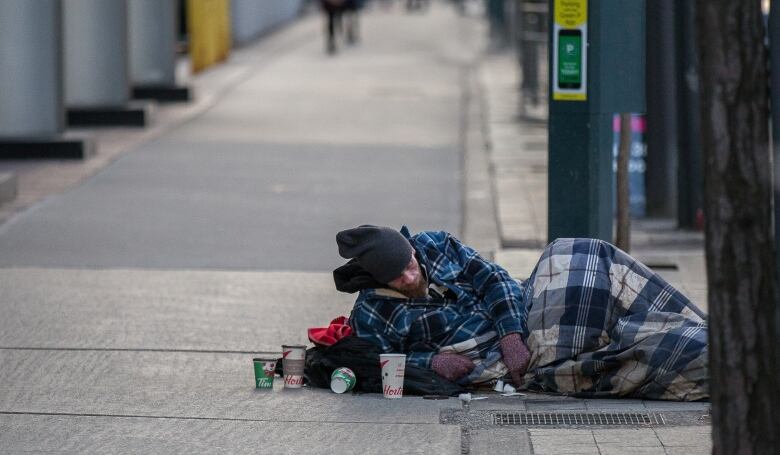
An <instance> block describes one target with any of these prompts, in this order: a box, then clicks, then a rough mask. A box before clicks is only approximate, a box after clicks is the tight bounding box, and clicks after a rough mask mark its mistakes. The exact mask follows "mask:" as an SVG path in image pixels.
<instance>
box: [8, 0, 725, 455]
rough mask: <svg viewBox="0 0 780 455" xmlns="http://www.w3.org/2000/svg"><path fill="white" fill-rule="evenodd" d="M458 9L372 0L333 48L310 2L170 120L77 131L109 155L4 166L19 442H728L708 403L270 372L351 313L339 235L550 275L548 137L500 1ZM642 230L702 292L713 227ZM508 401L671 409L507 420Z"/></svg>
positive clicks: (66, 446)
mask: <svg viewBox="0 0 780 455" xmlns="http://www.w3.org/2000/svg"><path fill="white" fill-rule="evenodd" d="M445 4H446V5H448V3H444V2H442V3H436V4H434V7H433V8H432V9H431V10H430V11H429V12H428V13H427V14H415V15H407V14H405V13H403V12H402V11H401V10H390V11H386V10H381V9H375V10H371V11H369V12H367V14H366V15H365V17H364V22H363V24H362V25H363V26H362V30H363V37H362V38H363V40H362V42H361V44H360V45H359V46H357V47H352V48H345V49H344V50H343V52H341V53H340V54H339V55H337V56H336V57H327V56H326V55H324V53H323V44H322V41H321V36H320V33H321V26H322V24H321V22H320V20H319V18H317V17H312V16H309V17H304V18H302V19H300V20H299V21H297V22H296V23H293V24H290V25H289V26H287V27H285V28H283V29H281V30H279V31H277V32H276V33H274V34H272V35H270V36H267V37H265V38H263V39H262V40H261V41H259V42H257V43H255V44H253V45H251V46H248V47H245V48H242V49H239V50H237V51H235V52H234V53H233V54H232V56H231V58H230V59H229V61H228V62H227V63H225V64H223V65H220V66H218V67H215V68H213V69H211V70H209V71H206V72H204V73H202V74H199V75H196V76H186V75H185V77H186V78H187V79H188V81H189V83H190V84H191V85H192V86H193V87H194V89H195V93H196V97H197V98H196V100H195V101H194V102H193V103H190V104H188V105H179V106H177V105H171V106H161V107H160V108H159V110H158V112H157V115H156V123H155V124H154V125H153V126H151V127H150V128H148V129H145V130H142V131H139V130H128V129H100V130H80V131H76V132H74V134H89V135H92V136H93V137H94V138H95V139H96V142H97V143H98V150H99V152H98V155H97V156H95V157H94V158H91V159H90V160H88V161H84V162H63V161H47V162H37V163H36V162H11V163H0V172H14V173H15V174H16V175H17V178H18V191H19V194H18V196H17V198H16V199H15V200H14V201H13V202H11V203H8V204H5V205H0V223H2V224H0V295H2V298H1V299H0V314H2V315H3V317H2V318H0V453H25V452H33V453H38V452H54V453H139V452H151V453H185V452H187V453H191V452H198V453H203V452H208V453H212V452H217V453H256V452H260V451H262V452H269V453H290V454H293V453H294V454H307V453H314V454H317V453H330V452H333V451H344V452H350V453H353V452H354V453H372V454H373V453H376V454H385V453H387V454H398V453H420V454H423V453H424V454H459V453H472V454H483V453H484V454H493V453H507V454H528V453H535V454H542V453H601V454H606V453H638V454H641V453H666V454H674V453H686V454H696V453H705V452H708V451H709V447H710V445H709V426H708V424H707V422H708V420H707V412H708V409H709V404H708V403H667V402H649V401H648V402H646V401H642V400H619V399H616V400H581V399H574V398H570V397H558V396H550V395H541V394H527V395H526V396H522V397H501V396H499V395H498V394H495V393H493V392H490V391H480V392H478V395H482V396H487V397H488V399H486V400H482V401H473V402H472V403H471V404H470V405H468V406H465V405H463V404H462V403H461V402H460V401H459V400H458V399H456V398H449V399H446V400H425V399H422V398H420V397H411V396H408V397H404V398H403V399H401V400H385V399H383V398H382V397H381V396H380V395H377V394H345V395H336V394H333V393H331V392H330V391H327V390H318V389H309V388H308V387H307V388H304V389H302V390H298V391H290V390H283V389H282V388H281V387H280V384H278V383H277V384H276V385H275V388H274V390H265V391H261V390H257V389H255V388H254V387H253V371H252V363H251V359H252V356H253V355H255V354H277V353H278V351H279V347H280V345H281V344H282V343H301V342H306V332H305V329H306V328H308V327H312V326H323V325H326V324H327V322H328V321H329V320H330V319H331V318H333V317H335V316H338V315H342V314H348V312H349V310H350V308H351V303H352V300H353V296H350V295H345V294H339V293H338V292H336V291H335V290H334V289H333V285H332V277H331V275H330V269H332V268H333V267H334V266H335V265H338V264H339V263H340V262H341V259H340V258H338V256H337V255H336V254H335V245H334V241H333V238H334V235H335V232H336V231H337V230H338V229H339V228H341V227H346V226H350V225H353V224H358V223H365V222H373V223H377V224H388V225H396V226H397V225H400V224H409V225H410V227H411V228H412V229H413V230H421V229H428V228H435V229H446V230H449V231H452V232H454V233H456V234H459V235H462V237H463V239H464V240H465V241H466V242H467V243H469V244H472V245H475V246H476V247H477V248H478V249H479V250H480V251H481V252H483V253H484V254H486V255H488V256H491V257H493V256H494V257H495V258H496V259H497V260H498V262H500V263H502V264H503V265H506V266H507V267H508V268H509V269H510V271H512V273H514V274H515V275H517V276H523V275H524V274H525V275H527V274H528V273H530V267H531V266H532V265H533V264H534V263H535V260H536V258H537V257H538V254H539V252H540V251H541V248H542V246H543V245H544V241H545V239H544V232H545V229H546V228H545V226H544V220H545V219H546V215H545V210H546V184H543V182H544V178H545V171H546V162H545V153H546V152H545V150H546V149H545V147H546V133H545V131H544V129H543V128H542V127H541V126H540V125H539V124H531V123H523V122H518V121H517V118H516V115H515V110H516V109H517V106H516V104H513V101H512V100H513V97H516V93H515V90H516V88H517V85H516V84H515V82H516V80H515V79H513V78H515V77H516V70H517V68H516V67H515V66H514V60H513V57H512V56H511V54H489V53H486V52H485V51H484V49H486V47H487V46H486V43H485V41H484V38H485V36H486V35H487V33H486V30H485V26H484V24H483V22H482V20H481V18H477V17H471V16H466V17H459V16H457V15H456V14H454V12H453V11H451V9H450V7H449V6H445ZM681 238H682V240H681ZM635 239H637V245H638V248H637V251H638V252H639V253H641V254H644V255H646V256H645V257H646V258H648V259H649V260H653V261H655V262H656V264H659V265H669V264H673V265H674V266H675V267H677V270H671V269H668V267H667V270H666V271H665V272H664V273H667V274H668V277H669V279H670V280H672V281H674V280H678V281H677V282H679V283H680V284H681V285H685V286H688V287H687V288H685V289H686V290H693V291H697V292H699V295H700V296H701V295H704V296H706V281H704V280H702V277H694V275H695V273H696V270H698V269H696V268H697V267H702V269H701V270H703V266H702V265H701V264H703V263H702V262H701V257H700V254H699V250H697V248H696V242H697V241H698V239H697V238H696V236H692V237H691V236H688V237H685V236H684V235H681V234H680V233H676V232H674V231H673V230H670V229H669V226H667V225H666V224H664V223H663V222H651V223H649V224H648V225H646V226H644V227H642V228H641V229H638V230H637V236H636V237H635ZM681 242H682V244H684V245H686V248H679V245H680V244H681ZM653 245H655V246H653ZM659 245H666V246H665V247H664V248H660V247H658V246H659ZM669 245H672V246H676V248H671V247H670V246H669ZM672 253H675V254H676V255H674V254H672ZM691 277H694V278H691ZM277 382H278V381H277ZM495 412H542V413H549V412H586V413H592V412H596V413H604V412H609V413H611V412H642V413H662V414H666V415H667V417H668V419H669V422H670V423H669V424H668V425H661V426H644V427H638V428H637V427H627V428H617V427H592V428H581V427H577V428H571V427H565V426H562V427H555V428H542V427H525V426H496V425H493V424H492V423H491V420H490V419H491V416H492V415H493V413H495ZM680 413H687V414H685V415H686V416H687V415H690V416H693V417H692V418H687V417H686V418H685V419H683V418H682V417H679V416H680V415H682V414H680ZM453 416H454V417H453ZM674 416H678V417H674ZM675 418H676V419H677V420H674V419H675ZM686 419H687V420H686ZM672 422H676V423H672Z"/></svg>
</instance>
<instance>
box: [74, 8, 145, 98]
mask: <svg viewBox="0 0 780 455" xmlns="http://www.w3.org/2000/svg"><path fill="white" fill-rule="evenodd" d="M63 4H64V7H65V11H64V14H65V19H64V23H65V104H66V105H67V106H68V107H71V106H72V107H123V106H124V105H125V104H127V102H128V101H129V100H130V78H129V71H128V69H129V68H128V62H129V58H128V40H127V0H63Z"/></svg>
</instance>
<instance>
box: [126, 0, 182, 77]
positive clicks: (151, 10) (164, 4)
mask: <svg viewBox="0 0 780 455" xmlns="http://www.w3.org/2000/svg"><path fill="white" fill-rule="evenodd" d="M128 7H129V10H128V11H129V15H130V23H129V24H130V81H131V82H132V84H133V85H161V86H166V85H167V86H173V85H175V84H176V76H175V74H176V0H129V4H128Z"/></svg>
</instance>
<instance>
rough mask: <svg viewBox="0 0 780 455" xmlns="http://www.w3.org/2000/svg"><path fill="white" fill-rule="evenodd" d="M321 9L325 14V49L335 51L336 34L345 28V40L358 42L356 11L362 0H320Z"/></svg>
mask: <svg viewBox="0 0 780 455" xmlns="http://www.w3.org/2000/svg"><path fill="white" fill-rule="evenodd" d="M320 5H322V10H323V11H324V12H325V14H327V21H328V23H327V28H326V30H325V33H326V35H325V49H326V51H327V52H328V53H329V54H335V53H336V49H337V47H336V34H337V33H340V32H341V30H342V29H346V42H347V43H348V44H355V43H357V42H358V38H359V37H358V11H359V10H360V8H361V7H362V6H363V0H320Z"/></svg>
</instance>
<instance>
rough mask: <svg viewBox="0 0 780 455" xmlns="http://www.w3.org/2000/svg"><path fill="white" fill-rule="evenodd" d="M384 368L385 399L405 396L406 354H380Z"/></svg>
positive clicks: (383, 385)
mask: <svg viewBox="0 0 780 455" xmlns="http://www.w3.org/2000/svg"><path fill="white" fill-rule="evenodd" d="M379 365H380V366H381V367H382V395H384V396H385V398H401V397H402V396H404V370H405V369H406V354H379Z"/></svg>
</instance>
